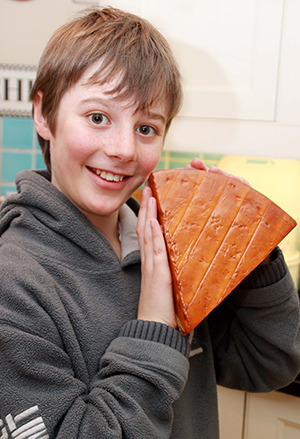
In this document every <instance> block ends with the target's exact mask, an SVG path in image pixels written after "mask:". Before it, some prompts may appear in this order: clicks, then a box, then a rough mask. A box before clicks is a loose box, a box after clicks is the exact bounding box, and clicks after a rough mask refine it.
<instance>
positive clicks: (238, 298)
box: [208, 248, 300, 392]
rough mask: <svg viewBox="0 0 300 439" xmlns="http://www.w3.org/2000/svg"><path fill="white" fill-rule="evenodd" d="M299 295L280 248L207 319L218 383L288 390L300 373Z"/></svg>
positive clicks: (251, 387) (248, 388) (255, 388)
mask: <svg viewBox="0 0 300 439" xmlns="http://www.w3.org/2000/svg"><path fill="white" fill-rule="evenodd" d="M299 319H300V317H299V297H298V295H297V291H296V289H295V285H294V283H293V280H292V278H291V275H290V273H289V270H288V268H287V266H286V263H285V261H284V258H283V255H282V252H281V250H280V249H279V248H276V249H275V250H274V251H273V253H272V262H271V263H269V264H266V265H260V266H258V267H257V268H256V269H255V270H254V271H253V272H252V273H251V274H250V275H249V276H248V277H247V278H246V279H245V280H244V281H243V282H242V283H241V284H240V285H239V286H238V287H237V288H236V289H235V290H234V291H233V292H232V293H231V294H230V295H229V296H228V297H227V298H226V299H225V300H224V301H223V302H222V303H221V304H220V305H219V306H218V307H217V308H216V309H215V310H214V311H213V312H212V313H211V315H210V316H209V317H208V322H209V325H210V331H211V337H212V343H213V346H214V356H215V367H216V373H217V380H218V383H219V384H220V385H223V386H226V387H230V388H235V389H241V390H246V391H249V392H268V391H272V390H276V389H278V388H280V387H284V386H285V385H287V384H289V383H290V382H292V381H293V380H294V378H295V377H296V376H297V374H298V373H299V371H300V326H299Z"/></svg>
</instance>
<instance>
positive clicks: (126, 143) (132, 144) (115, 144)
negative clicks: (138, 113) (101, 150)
mask: <svg viewBox="0 0 300 439" xmlns="http://www.w3.org/2000/svg"><path fill="white" fill-rule="evenodd" d="M106 154H107V155H108V156H110V157H115V158H117V159H119V160H120V161H123V162H125V163H126V162H130V161H134V160H136V157H137V139H136V135H135V131H134V130H133V129H132V128H130V127H128V128H127V129H125V128H124V127H122V129H115V130H114V132H113V133H112V136H111V137H110V141H109V144H108V145H107V147H106Z"/></svg>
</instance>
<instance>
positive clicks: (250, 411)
mask: <svg viewBox="0 0 300 439" xmlns="http://www.w3.org/2000/svg"><path fill="white" fill-rule="evenodd" d="M245 413H246V415H245V434H244V437H243V439H300V398H298V397H296V396H292V395H286V394H284V393H281V392H272V393H270V394H258V395H250V394H247V398H246V411H245Z"/></svg>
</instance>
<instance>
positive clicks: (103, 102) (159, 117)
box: [80, 97, 166, 124]
mask: <svg viewBox="0 0 300 439" xmlns="http://www.w3.org/2000/svg"><path fill="white" fill-rule="evenodd" d="M111 101H112V99H107V100H106V99H102V98H94V97H91V98H86V99H82V100H81V101H80V104H89V103H93V102H95V103H96V104H101V105H104V106H105V107H108V106H109V103H110V102H111ZM144 114H145V115H146V116H148V117H150V119H154V120H159V121H161V122H162V123H163V124H166V119H165V117H164V116H163V115H162V114H160V113H156V112H154V111H148V110H147V111H145V112H144Z"/></svg>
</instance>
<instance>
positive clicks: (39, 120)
mask: <svg viewBox="0 0 300 439" xmlns="http://www.w3.org/2000/svg"><path fill="white" fill-rule="evenodd" d="M42 101H43V93H42V92H41V91H38V92H37V94H36V96H35V98H34V100H33V109H34V110H33V121H34V125H35V129H36V131H37V133H38V134H39V135H40V136H41V137H42V138H43V139H45V140H50V136H51V131H50V129H49V126H48V123H47V119H46V118H45V117H44V116H43V114H42Z"/></svg>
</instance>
